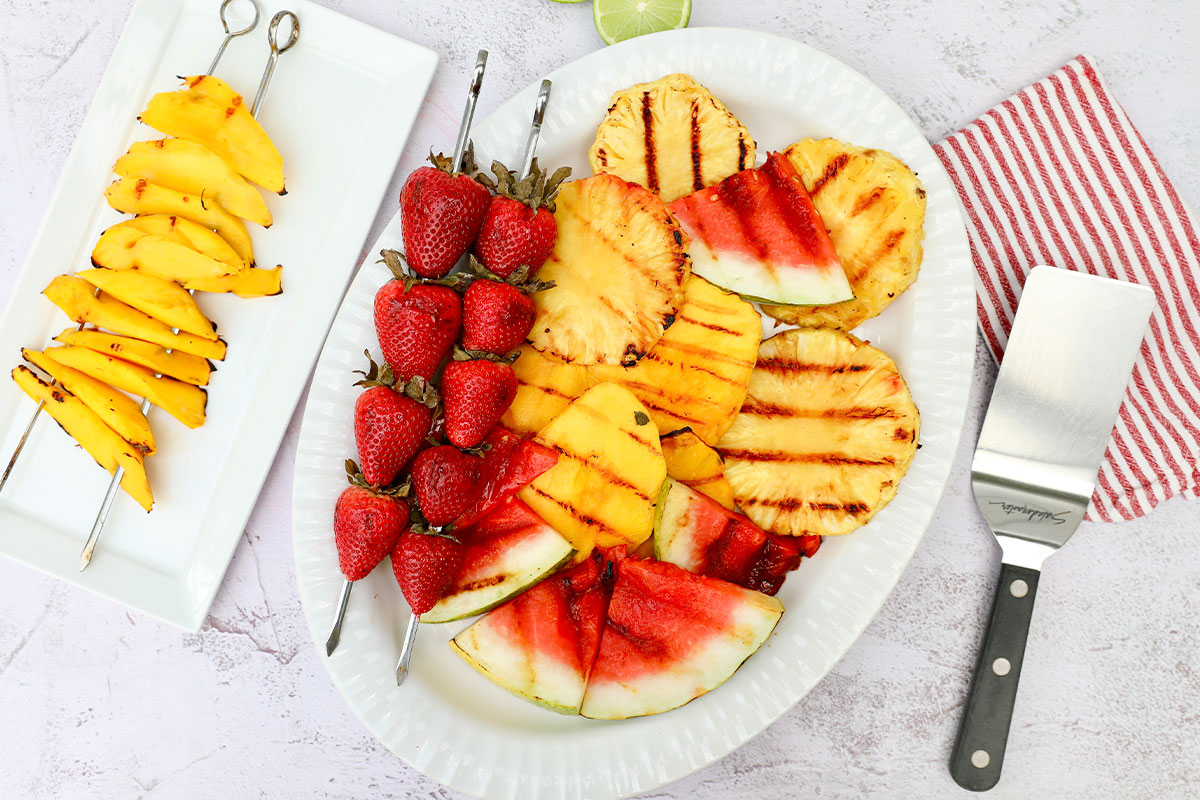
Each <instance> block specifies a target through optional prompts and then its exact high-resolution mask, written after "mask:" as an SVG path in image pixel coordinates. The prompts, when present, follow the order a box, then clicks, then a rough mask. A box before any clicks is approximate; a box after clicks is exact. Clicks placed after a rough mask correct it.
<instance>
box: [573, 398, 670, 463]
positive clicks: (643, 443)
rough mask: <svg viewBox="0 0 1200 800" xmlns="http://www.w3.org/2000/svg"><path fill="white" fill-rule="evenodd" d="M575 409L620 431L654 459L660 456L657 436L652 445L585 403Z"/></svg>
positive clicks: (660, 451)
mask: <svg viewBox="0 0 1200 800" xmlns="http://www.w3.org/2000/svg"><path fill="white" fill-rule="evenodd" d="M577 408H578V409H579V411H581V412H582V413H584V414H587V415H588V416H589V417H591V418H592V419H594V420H596V421H597V422H600V423H602V424H604V425H605V426H607V427H609V428H611V429H612V430H616V431H620V432H621V433H623V434H625V435H626V436H628V437H629V438H630V439H632V440H633V441H635V442H637V443H638V444H640V445H641V446H642V447H644V448H646V449H647V450H649V451H650V452H651V453H653V454H654V456H655V457H656V458H658V457H661V456H662V450H660V449H659V447H658V442H657V438H658V437H657V436H655V440H656V441H655V442H654V443H653V444H651V443H650V442H649V441H647V440H645V439H643V438H641V437H639V436H638V435H637V434H635V433H634V432H633V431H631V430H629V429H628V428H623V427H621V426H620V425H619V424H617V423H616V422H614V421H613V419H612V417H609V416H606V415H605V414H603V413H602V412H601V411H600V410H599V409H595V408H592V407H591V406H589V405H587V404H586V403H579V404H577ZM554 446H555V447H556V448H557V449H561V448H562V445H561V444H557V445H554Z"/></svg>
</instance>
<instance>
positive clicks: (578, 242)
mask: <svg viewBox="0 0 1200 800" xmlns="http://www.w3.org/2000/svg"><path fill="white" fill-rule="evenodd" d="M555 203H556V206H557V208H556V210H555V212H554V219H555V221H556V222H557V223H558V239H557V241H556V242H555V245H554V250H553V252H552V253H551V254H550V258H549V259H547V260H546V263H545V264H544V265H543V266H542V268H541V271H540V272H539V273H538V278H539V279H541V280H549V281H554V282H555V284H556V285H555V287H554V289H552V290H551V291H548V292H538V293H537V294H535V295H534V296H533V303H534V307H535V308H536V309H537V316H536V317H535V318H534V322H533V331H532V333H530V342H532V343H533V346H534V348H536V349H537V350H539V351H542V352H549V353H552V354H553V355H556V356H558V357H559V358H561V359H562V360H564V361H566V362H568V363H571V364H584V365H588V364H626V365H627V364H633V363H636V362H637V361H638V359H640V358H642V356H644V355H645V354H646V352H647V351H648V350H649V349H650V348H651V347H653V346H654V344H655V342H657V341H658V340H659V338H661V337H662V335H663V331H664V330H666V328H667V326H668V325H670V324H671V320H673V319H674V318H675V316H676V314H677V313H678V311H679V306H680V303H681V301H682V299H683V291H682V287H683V282H684V281H685V280H686V279H687V277H688V275H689V274H690V273H691V263H690V261H689V259H688V255H687V252H686V250H685V248H684V237H683V233H682V232H681V231H680V229H679V224H678V223H677V222H676V221H675V219H674V217H672V216H671V214H670V212H669V211H667V207H666V206H665V205H663V202H662V200H660V199H659V198H658V197H656V196H655V195H654V194H652V193H651V192H649V191H647V190H646V189H645V188H643V187H641V186H638V185H636V184H632V183H629V182H628V181H625V180H622V179H621V178H618V177H616V176H615V175H596V176H593V177H591V178H584V179H583V180H579V181H572V182H571V183H567V184H564V185H563V187H562V189H561V191H560V192H559V194H558V198H557V199H556V201H555Z"/></svg>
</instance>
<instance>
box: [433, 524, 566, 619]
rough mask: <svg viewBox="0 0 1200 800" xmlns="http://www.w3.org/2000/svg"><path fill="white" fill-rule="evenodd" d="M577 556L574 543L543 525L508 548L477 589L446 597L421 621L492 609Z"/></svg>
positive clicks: (479, 580) (466, 615)
mask: <svg viewBox="0 0 1200 800" xmlns="http://www.w3.org/2000/svg"><path fill="white" fill-rule="evenodd" d="M574 556H575V549H574V548H573V547H571V543H570V542H568V541H567V540H566V539H564V538H563V537H562V535H561V534H559V532H558V531H556V530H554V528H551V527H550V526H549V525H545V524H543V525H542V526H541V528H540V530H539V532H538V534H537V535H536V536H533V537H530V538H527V539H523V540H522V541H520V542H519V543H518V545H517V546H515V547H512V548H510V549H509V550H507V551H505V553H504V554H503V556H502V557H501V558H500V559H498V560H497V562H496V565H495V569H492V570H489V571H488V572H487V573H486V574H485V575H484V576H482V577H481V578H479V579H477V580H476V581H475V582H474V585H475V588H467V589H466V590H463V591H458V592H454V593H452V594H448V595H446V596H444V597H443V598H442V599H441V600H439V601H438V604H437V605H435V606H434V607H433V608H431V609H430V610H429V611H427V612H425V613H424V614H422V615H421V622H431V623H438V622H453V621H455V620H459V619H465V618H467V617H474V616H476V615H478V614H483V613H485V612H488V611H491V610H492V609H493V608H496V607H497V606H499V605H502V604H503V603H505V602H506V601H508V600H509V599H511V598H513V597H516V596H517V595H518V594H520V593H521V592H523V591H525V590H526V589H528V588H529V587H531V586H533V585H535V584H537V583H538V582H540V581H541V580H542V579H543V578H545V577H547V576H548V575H552V574H554V573H555V572H556V571H557V570H558V569H559V567H562V566H563V565H564V564H566V563H567V562H569V561H570V560H571V559H572V558H573V557H574Z"/></svg>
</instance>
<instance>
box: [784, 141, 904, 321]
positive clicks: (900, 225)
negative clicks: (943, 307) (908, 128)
mask: <svg viewBox="0 0 1200 800" xmlns="http://www.w3.org/2000/svg"><path fill="white" fill-rule="evenodd" d="M784 155H786V156H787V158H788V160H789V161H791V162H792V165H793V166H795V167H796V171H797V172H799V173H800V177H801V178H802V179H803V180H804V188H806V189H808V193H809V194H810V195H811V196H812V201H813V205H815V206H816V208H817V212H818V213H819V214H820V215H821V219H822V221H824V223H825V227H826V228H828V229H829V238H830V239H831V240H832V241H833V249H834V250H835V251H836V252H837V255H838V259H839V260H840V261H841V262H842V267H843V268H844V269H845V270H846V277H847V278H848V279H849V280H850V287H851V288H852V289H853V290H854V299H853V300H850V301H849V302H845V303H838V304H836V305H829V306H774V305H765V306H763V310H764V311H766V312H767V313H768V314H770V315H771V316H773V317H775V318H776V319H778V320H782V321H783V322H790V323H793V324H795V325H811V326H828V327H833V328H841V329H842V330H850V329H852V328H854V327H856V326H857V325H858V324H859V323H861V322H863V321H864V320H868V319H870V318H871V317H874V316H876V315H877V314H879V312H881V311H883V309H885V308H887V306H888V304H889V303H891V302H892V300H894V299H895V298H896V297H898V296H899V295H900V294H901V293H902V292H903V291H904V290H905V289H907V288H908V287H909V286H910V285H912V282H913V281H915V280H916V279H917V272H918V271H919V270H920V268H921V241H922V239H923V238H924V235H925V233H924V230H925V190H924V188H922V186H921V182H920V181H919V180H918V179H917V176H916V174H915V173H914V172H913V171H912V170H911V169H909V168H908V166H907V165H905V164H904V162H902V161H901V160H900V159H898V158H896V157H895V156H893V155H891V154H890V153H885V152H884V151H882V150H872V149H870V148H866V147H856V146H854V145H851V144H846V143H844V142H839V141H838V140H836V139H804V140H803V141H800V142H797V143H796V144H794V145H792V146H791V147H789V148H788V149H787V150H785V151H784Z"/></svg>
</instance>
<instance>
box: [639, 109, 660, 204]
mask: <svg viewBox="0 0 1200 800" xmlns="http://www.w3.org/2000/svg"><path fill="white" fill-rule="evenodd" d="M642 150H643V151H644V152H645V158H646V187H647V188H648V189H649V190H650V191H652V192H654V193H656V194H657V193H658V165H657V163H656V162H655V152H654V113H653V112H652V111H651V110H650V93H649V92H642Z"/></svg>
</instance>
